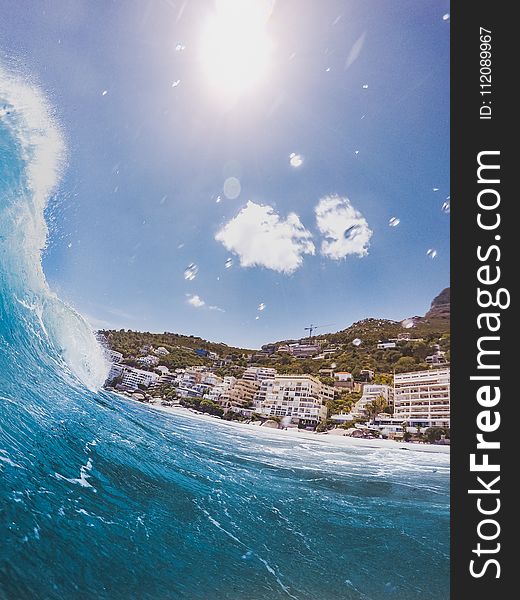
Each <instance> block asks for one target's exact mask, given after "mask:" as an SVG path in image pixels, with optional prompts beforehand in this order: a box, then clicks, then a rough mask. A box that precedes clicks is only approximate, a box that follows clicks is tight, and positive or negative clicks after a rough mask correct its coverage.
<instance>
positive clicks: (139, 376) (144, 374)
mask: <svg viewBox="0 0 520 600" xmlns="http://www.w3.org/2000/svg"><path fill="white" fill-rule="evenodd" d="M158 379H159V375H158V374H157V373H153V372H152V371H143V370H142V369H134V368H133V367H125V368H124V369H123V372H122V380H121V385H122V386H123V387H125V388H126V389H129V390H133V389H134V390H135V389H136V388H138V387H139V386H140V385H142V386H144V387H149V386H150V385H151V384H152V383H155V382H156V381H157V380H158Z"/></svg>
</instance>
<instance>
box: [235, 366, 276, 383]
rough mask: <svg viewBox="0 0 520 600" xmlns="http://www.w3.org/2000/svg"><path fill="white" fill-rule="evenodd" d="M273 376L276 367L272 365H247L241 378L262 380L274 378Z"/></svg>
mask: <svg viewBox="0 0 520 600" xmlns="http://www.w3.org/2000/svg"><path fill="white" fill-rule="evenodd" d="M275 376H276V369H273V368H272V367H248V368H247V369H246V370H245V371H244V374H243V375H242V379H246V380H248V381H263V380H264V379H274V377H275Z"/></svg>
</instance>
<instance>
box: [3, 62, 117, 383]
mask: <svg viewBox="0 0 520 600" xmlns="http://www.w3.org/2000/svg"><path fill="white" fill-rule="evenodd" d="M26 81H27V80H26V78H22V77H20V76H18V75H16V74H13V73H10V72H8V71H7V70H6V69H4V68H3V66H2V65H0V296H1V301H0V315H1V317H2V318H1V319H0V321H1V324H0V337H1V338H2V341H3V342H4V343H3V344H1V345H2V349H1V350H0V351H1V352H6V353H9V352H14V351H15V349H16V351H17V353H18V355H19V353H20V352H21V354H25V355H27V354H31V355H32V356H34V353H35V352H36V353H44V354H45V356H44V357H43V356H39V358H40V359H42V360H43V359H45V362H47V361H48V360H49V359H50V360H51V361H52V363H54V366H57V365H59V367H61V369H60V370H61V372H62V373H64V374H66V375H72V377H73V378H75V379H76V380H78V379H79V381H80V382H81V383H82V384H84V385H85V386H87V387H88V388H89V389H92V390H93V389H99V387H100V386H101V385H102V384H103V382H104V380H105V377H106V374H107V371H108V365H107V362H106V360H105V358H104V355H103V350H102V348H101V347H100V345H99V343H98V341H97V340H96V338H95V335H94V332H93V331H92V329H91V328H90V326H89V325H88V324H87V322H86V321H85V319H83V317H82V316H81V315H80V314H78V313H77V312H76V311H75V310H74V309H73V308H72V307H70V306H69V305H67V304H66V303H65V302H63V301H62V300H60V299H59V298H58V297H57V296H56V294H54V293H53V292H52V290H51V289H50V288H49V285H48V283H47V280H46V278H45V274H44V272H43V268H42V262H41V252H42V250H43V249H44V248H45V245H46V243H47V236H48V228H47V224H46V222H45V217H44V211H45V207H46V205H47V202H48V199H49V196H50V194H51V193H52V192H53V190H54V189H55V188H56V185H57V183H58V181H59V179H60V175H61V173H62V170H63V168H64V166H65V162H66V148H65V143H64V139H63V135H62V133H61V131H60V129H59V127H58V125H57V123H56V121H55V119H54V118H53V115H52V111H51V109H50V106H49V104H48V103H47V101H46V99H45V97H44V95H43V94H42V92H41V91H40V90H39V88H38V86H37V85H35V84H33V83H27V82H26ZM15 342H16V343H15ZM19 343H23V344H25V347H24V351H21V350H20V348H19V347H18V348H15V346H16V345H18V344H19ZM27 351H28V352H27ZM6 358H7V359H8V358H9V357H8V356H6Z"/></svg>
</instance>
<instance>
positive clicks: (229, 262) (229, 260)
mask: <svg viewBox="0 0 520 600" xmlns="http://www.w3.org/2000/svg"><path fill="white" fill-rule="evenodd" d="M224 265H225V267H226V269H231V267H232V266H233V259H232V258H228V259H227V260H226V262H225V263H224Z"/></svg>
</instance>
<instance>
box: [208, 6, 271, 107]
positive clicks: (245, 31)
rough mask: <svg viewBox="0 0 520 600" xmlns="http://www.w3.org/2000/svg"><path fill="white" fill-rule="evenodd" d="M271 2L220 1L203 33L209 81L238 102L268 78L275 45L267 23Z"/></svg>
mask: <svg viewBox="0 0 520 600" xmlns="http://www.w3.org/2000/svg"><path fill="white" fill-rule="evenodd" d="M272 4H273V3H272V1H266V0H217V2H216V6H215V12H214V13H213V14H212V15H211V16H210V17H209V19H208V21H207V23H206V25H205V27H204V29H203V32H202V44H201V62H202V67H203V70H204V74H205V77H206V80H207V81H208V83H209V84H210V85H211V86H212V87H213V88H214V89H215V90H216V92H218V93H219V94H220V95H221V96H222V97H223V98H225V99H227V100H232V101H235V100H236V99H238V97H239V96H241V95H242V94H244V93H245V92H247V91H249V90H251V89H252V88H254V87H255V86H256V85H258V84H259V83H260V82H261V81H262V80H263V79H265V76H266V73H267V70H268V66H269V60H270V55H271V49H272V44H271V40H270V39H269V37H268V35H267V32H266V24H267V20H268V19H269V15H270V14H271V10H272Z"/></svg>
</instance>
